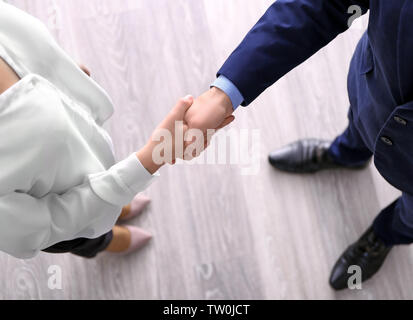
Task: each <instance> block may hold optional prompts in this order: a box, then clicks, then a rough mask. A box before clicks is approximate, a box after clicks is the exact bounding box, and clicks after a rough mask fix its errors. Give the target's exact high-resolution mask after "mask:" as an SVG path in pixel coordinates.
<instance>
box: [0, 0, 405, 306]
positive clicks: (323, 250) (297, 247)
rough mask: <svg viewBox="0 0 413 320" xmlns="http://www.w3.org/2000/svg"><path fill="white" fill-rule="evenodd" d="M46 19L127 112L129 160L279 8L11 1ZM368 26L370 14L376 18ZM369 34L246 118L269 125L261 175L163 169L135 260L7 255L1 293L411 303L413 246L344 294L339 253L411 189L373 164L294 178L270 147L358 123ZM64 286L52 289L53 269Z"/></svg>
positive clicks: (228, 169)
mask: <svg viewBox="0 0 413 320" xmlns="http://www.w3.org/2000/svg"><path fill="white" fill-rule="evenodd" d="M9 2H11V3H13V4H15V5H16V6H18V7H19V8H22V9H24V10H26V11H27V12H29V13H31V14H33V15H35V16H37V17H39V18H40V19H41V20H43V21H44V22H45V23H46V24H47V26H48V27H49V28H50V30H51V31H52V33H53V34H54V35H55V36H56V38H57V40H58V42H59V43H60V44H61V45H62V46H63V47H64V48H65V49H66V50H67V51H68V52H69V53H70V54H71V55H73V56H74V57H75V58H76V59H77V60H79V61H81V62H83V63H85V64H86V65H87V66H89V67H90V68H91V70H92V72H93V77H94V78H95V79H97V81H98V82H99V83H101V84H102V86H103V87H104V88H106V89H107V90H108V91H109V93H110V95H111V96H112V97H113V100H114V102H115V103H116V107H117V111H116V114H115V116H114V117H113V119H112V120H111V122H110V124H109V125H108V130H109V131H110V132H111V134H112V136H113V138H114V142H115V144H116V152H117V156H118V157H119V159H120V158H122V157H125V156H127V155H129V154H130V153H131V152H133V151H135V150H138V148H139V147H140V146H142V144H143V143H144V142H145V141H146V139H147V138H148V136H149V134H150V133H151V131H152V129H153V128H154V127H155V125H156V124H157V123H158V122H159V121H160V120H161V119H162V118H163V116H164V115H165V114H166V113H167V112H168V110H169V109H170V108H171V107H172V105H173V104H174V102H175V100H176V99H177V98H178V97H180V96H184V95H186V94H188V93H190V94H193V95H195V96H196V95H199V94H200V93H202V92H203V91H204V90H206V89H207V88H208V86H209V84H210V83H211V82H212V81H213V79H214V75H215V73H216V71H217V70H218V68H219V67H220V66H221V64H222V63H223V62H224V61H225V58H226V57H227V56H228V55H229V54H230V53H231V51H232V50H233V49H234V48H235V46H236V45H237V44H238V43H239V42H240V40H241V39H242V38H243V36H244V35H245V33H246V32H247V31H248V30H249V29H250V28H251V26H252V25H253V24H254V23H255V22H256V20H257V19H258V18H259V17H260V16H261V15H262V14H263V13H264V11H265V9H266V8H267V7H268V6H269V5H270V4H271V3H272V0H255V1H250V0H227V1H221V0H198V1H191V0H174V1H172V0H122V1H110V0H88V1H83V0H70V1H68V0H12V1H9ZM364 22H366V19H364ZM362 33H363V30H362V28H353V29H351V30H350V31H348V32H347V33H346V34H345V35H342V36H340V37H338V38H337V39H336V40H335V41H334V42H333V43H332V44H331V45H330V46H328V47H327V48H325V49H323V50H322V51H321V52H319V53H318V54H316V55H315V56H313V57H312V58H311V59H310V60H309V61H307V62H306V63H305V64H303V65H302V66H300V67H299V68H297V69H296V70H294V71H293V72H291V73H290V74H288V75H287V76H286V77H284V78H283V79H282V80H280V81H279V82H278V83H277V84H276V85H275V86H274V87H273V88H271V89H270V90H268V91H267V92H266V93H265V94H263V95H262V96H261V97H260V98H259V99H257V100H256V101H255V102H254V103H253V105H251V106H250V107H249V108H247V109H240V110H238V111H237V112H236V116H237V121H236V123H235V124H234V125H233V127H234V128H238V129H246V128H249V129H250V130H253V129H259V130H260V131H259V132H260V137H261V138H260V144H259V147H260V148H259V149H260V151H259V161H260V170H259V172H258V173H257V174H256V175H249V176H246V175H242V174H241V170H240V167H238V166H235V165H216V166H211V165H209V166H207V165H203V166H201V165H186V166H182V165H180V166H176V167H174V168H165V169H163V170H162V173H161V174H162V177H161V178H160V179H159V180H158V181H157V182H156V183H155V184H154V185H152V186H151V187H150V189H149V190H148V191H147V194H148V195H150V196H151V197H152V199H153V204H152V205H151V207H150V209H149V210H148V211H147V212H146V213H145V215H144V216H143V217H141V218H139V219H138V220H136V221H134V223H136V224H137V225H139V226H141V227H143V228H145V229H148V230H150V231H151V232H153V233H154V235H155V237H154V240H153V241H152V243H151V244H150V245H148V246H147V247H146V248H145V249H144V250H143V251H141V252H140V253H138V254H136V255H132V256H130V257H127V258H115V257H113V256H110V255H107V254H102V255H101V256H99V257H98V258H97V259H95V260H91V261H87V260H83V259H81V258H78V257H75V256H71V255H61V256H53V255H48V254H41V255H40V256H38V257H37V258H35V259H33V260H30V261H19V260H16V259H14V258H11V257H9V256H7V255H5V254H0V267H1V270H2V272H1V275H0V298H3V299H5V298H9V299H39V298H42V299H46V298H49V299H61V298H64V299H190V298H192V299H220V298H224V299H261V298H262V299H387V298H395V299H408V298H410V299H412V298H413V290H412V289H413V272H412V267H411V266H412V264H413V251H412V250H411V248H409V247H399V248H396V249H395V250H394V251H393V252H392V253H391V254H390V257H389V259H388V261H387V262H386V264H385V265H384V267H383V269H382V270H381V272H380V273H379V274H378V275H377V276H376V277H375V278H374V279H372V280H371V281H369V282H367V283H366V284H365V285H364V286H363V290H360V291H344V292H340V293H335V292H334V291H332V290H331V289H330V288H329V286H328V276H329V272H330V269H331V267H332V266H333V264H334V262H335V261H336V259H337V257H338V256H339V255H340V254H341V252H342V251H343V250H344V249H345V248H346V247H347V245H348V244H349V243H350V242H353V241H354V240H355V239H356V238H357V237H358V236H359V235H360V234H361V232H362V231H364V229H365V228H366V227H368V225H369V224H370V223H371V221H372V220H373V218H374V217H375V215H376V214H377V213H378V212H379V210H380V209H381V208H382V207H384V206H385V205H387V204H389V203H390V202H391V201H392V200H393V199H395V198H396V197H397V196H398V195H399V193H398V191H397V190H395V189H393V188H392V187H390V186H389V185H388V184H387V183H386V182H385V181H384V180H383V179H382V178H381V177H380V176H379V174H378V173H377V171H376V170H375V168H374V167H373V166H371V167H370V168H369V169H367V170H365V171H362V172H348V171H335V172H323V173H321V174H317V175H314V176H291V175H287V174H284V173H280V172H276V171H274V170H273V169H272V168H271V167H270V166H269V165H268V164H267V162H266V157H267V154H268V152H270V151H271V150H272V149H274V148H277V147H280V146H282V145H284V144H286V143H288V142H290V141H292V140H295V139H298V138H303V137H322V138H334V137H335V136H336V135H337V134H339V133H340V132H341V131H342V130H343V129H344V128H345V126H346V123H347V119H346V114H347V106H348V98H347V95H346V74H347V69H348V65H349V62H350V58H351V55H352V52H353V50H354V48H355V45H356V43H357V40H358V39H359V38H360V36H361V34H362ZM50 265H59V266H61V267H62V271H63V290H50V289H48V286H47V280H48V276H49V275H48V273H47V270H48V267H49V266H50Z"/></svg>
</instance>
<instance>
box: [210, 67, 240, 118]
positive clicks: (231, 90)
mask: <svg viewBox="0 0 413 320" xmlns="http://www.w3.org/2000/svg"><path fill="white" fill-rule="evenodd" d="M211 87H217V88H218V89H221V90H222V91H224V92H225V93H226V94H227V96H228V97H229V98H230V100H231V102H232V107H233V108H234V110H235V109H237V108H238V107H239V106H240V105H241V103H243V102H244V97H243V96H242V94H241V92H240V91H239V90H238V88H237V87H236V86H235V84H233V83H232V81H231V80H229V79H228V78H226V77H224V76H222V75H221V76H219V77H218V78H217V79H216V80H215V81H214V83H213V84H212V85H211Z"/></svg>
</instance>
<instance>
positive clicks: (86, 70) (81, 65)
mask: <svg viewBox="0 0 413 320" xmlns="http://www.w3.org/2000/svg"><path fill="white" fill-rule="evenodd" d="M79 68H80V69H81V70H82V71H83V72H84V73H86V74H87V75H88V76H89V77H90V74H91V72H90V70H89V69H88V68H87V67H86V66H85V65H84V64H81V63H79Z"/></svg>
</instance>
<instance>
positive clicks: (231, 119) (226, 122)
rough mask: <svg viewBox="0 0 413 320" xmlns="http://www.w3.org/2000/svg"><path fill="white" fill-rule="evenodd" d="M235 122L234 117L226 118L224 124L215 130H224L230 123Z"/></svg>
mask: <svg viewBox="0 0 413 320" xmlns="http://www.w3.org/2000/svg"><path fill="white" fill-rule="evenodd" d="M234 120H235V117H234V116H229V117H228V118H226V119H225V120H224V122H222V123H221V125H220V126H219V127H218V128H217V130H219V129H222V128H225V127H226V126H227V125H229V124H230V123H232V122H233V121H234Z"/></svg>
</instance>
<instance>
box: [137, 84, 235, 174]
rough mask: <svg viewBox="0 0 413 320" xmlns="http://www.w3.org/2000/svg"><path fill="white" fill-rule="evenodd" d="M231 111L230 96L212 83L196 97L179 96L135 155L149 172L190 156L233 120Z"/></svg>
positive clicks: (202, 149)
mask: <svg viewBox="0 0 413 320" xmlns="http://www.w3.org/2000/svg"><path fill="white" fill-rule="evenodd" d="M232 113H233V107H232V102H231V100H230V98H229V97H228V96H227V95H226V94H225V93H224V92H223V91H221V90H220V89H218V88H215V87H213V88H211V89H210V90H209V91H207V92H205V93H204V94H202V95H201V96H200V97H199V98H197V99H194V98H193V97H191V96H187V97H185V98H182V99H180V100H179V101H178V102H177V104H176V105H175V107H174V108H173V109H172V110H171V111H170V112H169V114H168V115H167V116H166V118H165V119H164V120H163V121H162V122H161V124H160V125H159V126H158V127H157V128H156V129H155V131H154V132H153V134H152V136H151V138H150V139H149V141H148V143H147V144H146V145H145V146H144V147H143V148H142V149H141V150H140V151H138V152H137V154H136V155H137V157H138V159H139V160H140V162H141V163H142V165H143V166H144V167H145V168H146V169H147V170H148V171H149V172H150V173H151V174H154V173H155V172H156V171H158V170H159V169H160V168H161V167H162V166H163V165H164V164H166V163H169V164H175V162H176V159H183V160H192V159H193V158H195V157H197V156H199V155H200V154H201V153H202V151H204V149H205V148H206V147H208V145H209V143H210V139H211V137H212V136H213V134H214V133H215V132H216V131H217V130H219V129H221V128H223V127H225V126H227V125H229V124H230V123H231V122H232V121H234V119H235V117H234V116H233V115H232Z"/></svg>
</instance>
